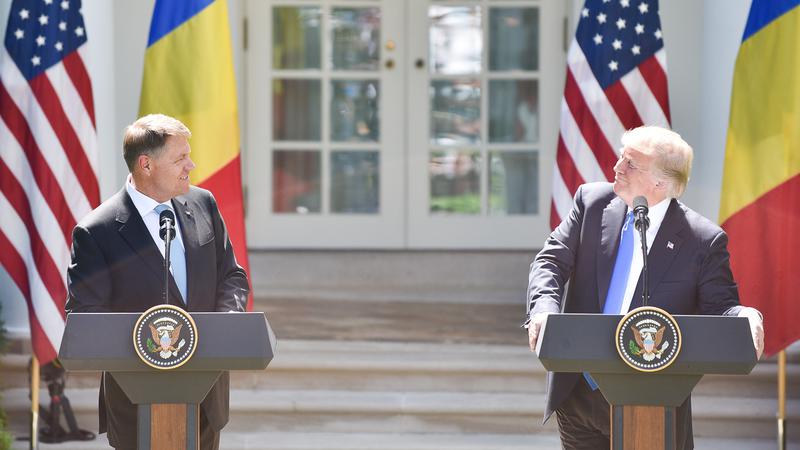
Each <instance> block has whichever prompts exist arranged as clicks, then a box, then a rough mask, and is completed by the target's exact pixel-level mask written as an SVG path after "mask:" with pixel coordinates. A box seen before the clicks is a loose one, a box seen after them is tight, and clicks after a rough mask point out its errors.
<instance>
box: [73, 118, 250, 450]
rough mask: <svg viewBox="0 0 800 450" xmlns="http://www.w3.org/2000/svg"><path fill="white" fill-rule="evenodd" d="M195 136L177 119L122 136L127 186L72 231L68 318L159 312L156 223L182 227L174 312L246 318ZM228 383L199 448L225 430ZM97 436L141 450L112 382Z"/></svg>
mask: <svg viewBox="0 0 800 450" xmlns="http://www.w3.org/2000/svg"><path fill="white" fill-rule="evenodd" d="M190 137H191V133H190V131H189V129H188V128H186V126H185V125H184V124H183V123H181V122H180V121H179V120H177V119H174V118H172V117H168V116H165V115H162V114H151V115H148V116H144V117H142V118H140V119H139V120H137V121H135V122H134V123H133V124H131V125H130V126H128V127H127V128H126V129H125V137H124V140H123V156H124V158H125V162H126V164H127V165H128V169H129V170H130V174H129V175H128V178H127V180H126V182H125V186H124V187H123V188H122V190H120V191H119V192H117V193H116V194H115V195H114V196H112V197H111V198H109V199H108V200H106V201H105V202H103V204H101V205H100V206H98V207H97V208H96V209H95V210H94V211H92V212H91V213H89V214H88V215H87V216H86V217H84V218H83V219H81V221H80V222H79V223H78V224H77V225H76V226H75V229H74V230H73V232H72V262H71V263H70V266H69V268H68V270H67V284H68V289H69V296H68V298H67V304H66V306H65V309H66V312H67V313H68V314H69V313H72V312H144V311H145V310H147V309H149V308H151V307H153V306H155V305H158V304H160V303H162V301H163V297H162V288H163V286H164V278H163V277H164V254H165V248H164V247H165V245H164V241H163V240H162V239H161V238H160V237H159V223H158V220H159V214H160V212H161V211H164V210H171V211H172V212H173V214H174V215H175V217H176V218H177V223H176V236H175V239H174V240H173V241H172V245H171V247H170V263H171V264H170V265H171V268H170V280H169V284H170V288H169V302H170V304H173V305H176V306H180V307H181V308H183V309H185V310H187V311H190V312H195V311H225V312H227V311H240V310H242V309H243V308H242V304H241V301H242V300H243V299H244V298H246V296H247V293H248V292H249V290H250V288H249V283H248V281H247V274H246V273H245V271H244V269H242V267H241V266H239V265H238V264H237V263H236V257H235V256H234V254H233V247H232V246H231V242H230V239H228V233H227V231H226V229H225V224H224V223H223V221H222V216H220V213H219V209H218V208H217V203H216V201H215V200H214V196H213V195H211V193H210V192H208V191H206V190H204V189H200V188H197V187H194V186H191V185H190V183H189V172H191V170H192V169H194V167H195V165H194V163H193V162H192V159H191V158H190V157H189V153H190V151H191V148H190V146H189V138H190ZM228 385H229V377H228V373H227V372H225V373H223V374H222V375H220V377H219V379H218V380H217V382H216V383H215V384H214V387H213V388H212V389H211V391H209V393H208V395H206V398H205V400H203V402H202V403H201V404H200V448H201V449H203V450H206V449H217V448H218V447H219V433H220V430H222V427H224V426H225V424H226V423H227V422H228ZM99 415H100V433H104V432H106V431H108V442H109V444H110V445H111V446H112V447H114V448H116V449H126V450H128V449H135V448H137V442H136V434H137V433H136V423H137V412H136V407H135V405H133V404H132V403H131V402H130V400H128V398H127V396H126V395H125V393H124V392H123V391H122V389H121V388H120V387H119V385H118V384H117V382H116V381H115V380H114V378H113V377H112V376H111V375H110V374H108V373H104V374H103V377H102V380H101V384H100V410H99Z"/></svg>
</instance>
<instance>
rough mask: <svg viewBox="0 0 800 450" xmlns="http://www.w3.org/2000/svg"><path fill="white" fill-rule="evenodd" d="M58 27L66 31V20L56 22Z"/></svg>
mask: <svg viewBox="0 0 800 450" xmlns="http://www.w3.org/2000/svg"><path fill="white" fill-rule="evenodd" d="M58 29H59V30H61V31H67V22H64V21H63V20H62V21H61V22H58Z"/></svg>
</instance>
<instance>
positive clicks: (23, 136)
mask: <svg viewBox="0 0 800 450" xmlns="http://www.w3.org/2000/svg"><path fill="white" fill-rule="evenodd" d="M0 118H2V120H3V121H4V122H5V123H6V125H7V126H8V129H9V131H10V132H11V134H12V135H13V136H14V138H15V139H16V141H17V142H18V143H19V145H20V147H21V148H22V150H23V151H24V152H25V157H26V158H27V160H28V164H29V165H30V168H31V171H32V172H33V176H34V178H35V179H36V184H37V186H38V187H39V191H41V193H42V195H43V196H44V198H45V199H46V200H47V203H48V205H49V206H50V209H51V210H52V211H53V214H55V216H56V218H57V219H58V223H59V225H60V226H61V232H62V233H63V235H64V239H65V241H66V242H71V240H72V228H73V227H74V226H75V224H76V223H77V221H76V220H75V217H74V216H73V215H72V211H71V209H70V207H69V205H68V204H67V200H66V198H65V197H64V193H63V191H62V190H61V187H60V186H59V184H58V181H57V180H56V178H55V176H54V175H53V172H52V171H51V170H50V166H49V165H48V164H47V162H46V161H45V160H44V157H43V156H42V152H41V150H40V149H39V146H38V145H37V144H36V140H35V139H34V138H33V133H32V131H31V129H30V127H29V126H28V122H27V121H26V120H25V117H24V116H23V115H22V112H21V111H20V110H19V109H18V108H17V105H16V103H14V101H13V100H12V99H11V97H10V96H9V94H8V91H7V90H6V88H5V85H4V83H2V82H0Z"/></svg>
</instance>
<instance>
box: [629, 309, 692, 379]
mask: <svg viewBox="0 0 800 450" xmlns="http://www.w3.org/2000/svg"><path fill="white" fill-rule="evenodd" d="M614 336H615V337H616V347H617V352H618V353H619V356H620V357H621V358H622V360H623V361H625V363H626V364H627V365H629V366H631V367H633V368H634V369H636V370H638V371H641V372H658V371H659V370H663V369H666V368H667V367H669V365H670V364H672V363H673V362H674V361H675V359H676V358H677V357H678V354H679V353H680V351H681V330H680V329H679V328H678V322H676V321H675V318H674V317H672V316H671V315H670V314H669V313H668V312H666V311H664V310H663V309H660V308H656V307H653V306H645V307H642V308H636V309H634V310H633V311H631V312H629V313H628V314H626V315H625V317H623V318H622V320H620V322H619V325H617V332H616V334H615V335H614Z"/></svg>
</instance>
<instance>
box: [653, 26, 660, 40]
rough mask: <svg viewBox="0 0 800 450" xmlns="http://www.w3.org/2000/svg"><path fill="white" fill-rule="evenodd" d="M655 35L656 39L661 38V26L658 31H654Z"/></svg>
mask: <svg viewBox="0 0 800 450" xmlns="http://www.w3.org/2000/svg"><path fill="white" fill-rule="evenodd" d="M653 36H655V37H656V39H661V29H660V28H659V29H658V30H656V32H655V33H653Z"/></svg>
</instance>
